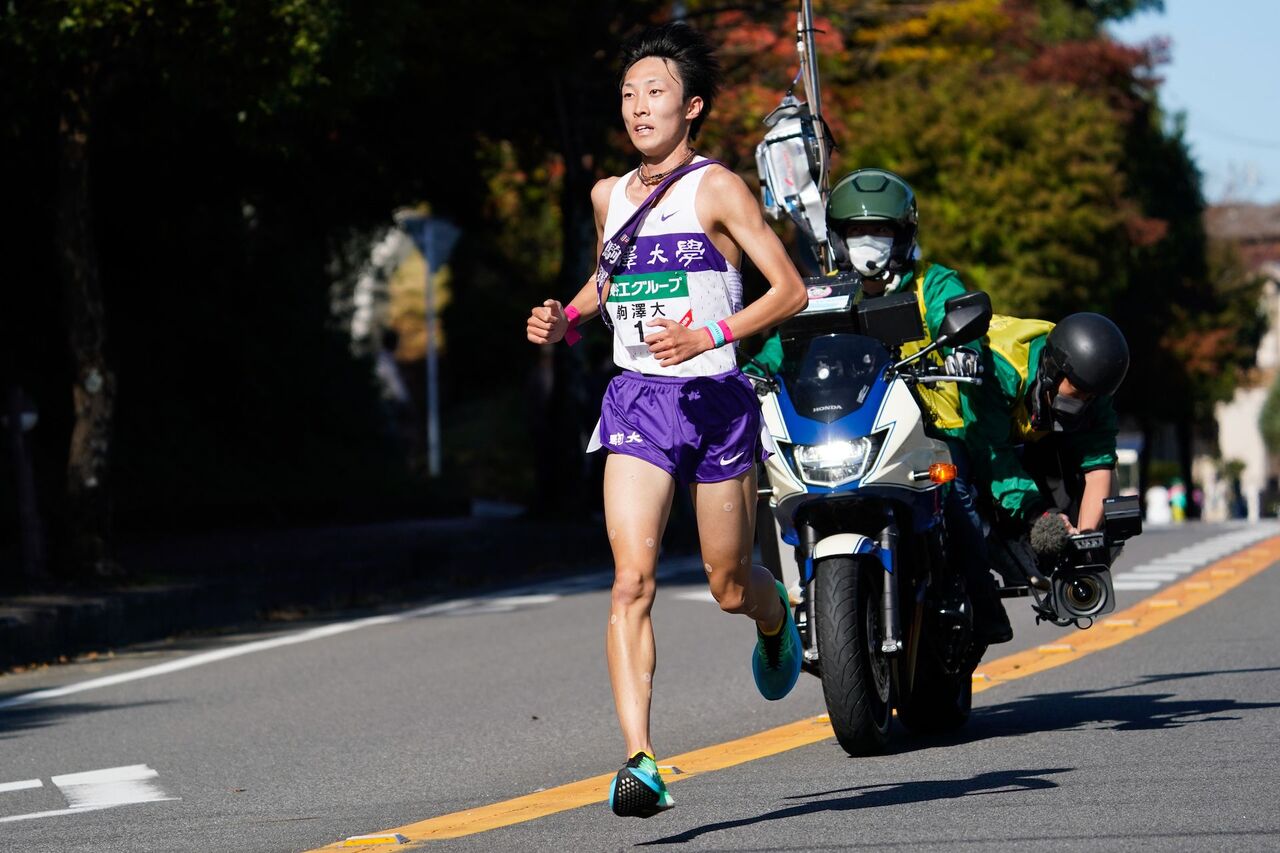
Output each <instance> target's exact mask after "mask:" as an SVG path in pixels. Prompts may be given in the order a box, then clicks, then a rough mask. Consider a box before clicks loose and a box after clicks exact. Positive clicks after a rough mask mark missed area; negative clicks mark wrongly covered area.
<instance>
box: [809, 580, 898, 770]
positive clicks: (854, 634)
mask: <svg viewBox="0 0 1280 853" xmlns="http://www.w3.org/2000/svg"><path fill="white" fill-rule="evenodd" d="M815 575H816V577H815V579H814V611H815V613H814V617H815V621H816V622H817V629H818V661H819V664H820V667H821V670H822V694H823V697H824V698H825V699H826V702H827V713H828V714H829V715H830V717H831V728H832V729H834V730H835V733H836V739H837V740H838V741H839V742H840V746H842V747H843V748H844V751H845V752H847V753H849V754H850V755H854V756H859V755H875V754H877V753H880V752H883V751H884V748H885V746H886V744H887V743H888V740H889V720H890V709H891V705H890V701H889V697H890V695H891V689H890V684H891V681H890V671H891V670H890V666H889V661H888V659H887V658H885V657H883V656H882V655H881V654H880V635H881V633H882V632H881V630H880V602H881V591H882V589H883V588H884V579H885V571H884V568H883V567H882V566H881V565H880V564H879V562H877V561H875V560H866V559H854V558H852V557H829V558H827V559H824V560H821V561H819V562H818V564H817V565H816V566H815Z"/></svg>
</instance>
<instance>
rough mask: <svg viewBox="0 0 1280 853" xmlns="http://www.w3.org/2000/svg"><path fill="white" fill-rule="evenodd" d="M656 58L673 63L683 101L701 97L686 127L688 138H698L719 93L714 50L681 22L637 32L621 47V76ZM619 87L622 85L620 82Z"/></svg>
mask: <svg viewBox="0 0 1280 853" xmlns="http://www.w3.org/2000/svg"><path fill="white" fill-rule="evenodd" d="M650 56H656V57H658V58H659V59H666V60H670V61H671V62H674V63H675V66H676V71H678V72H679V78H680V84H681V86H683V88H684V92H683V95H684V100H688V99H689V98H692V97H695V96H697V97H699V98H702V112H700V113H699V114H698V117H697V118H695V119H694V120H693V126H692V127H690V128H689V138H690V139H697V138H698V130H699V129H700V128H701V127H702V122H703V121H705V120H706V118H707V115H708V114H710V112H711V105H712V104H713V103H715V99H716V95H717V94H718V93H719V92H720V77H721V71H720V60H719V59H718V58H717V57H716V52H715V48H713V47H712V46H711V42H710V41H708V40H707V37H706V36H704V35H703V34H702V33H700V32H698V31H697V30H695V29H694V28H693V27H691V26H689V25H688V24H686V23H684V22H682V21H672V22H670V23H667V24H661V25H659V26H656V27H649V28H648V29H646V30H644V31H642V32H640V33H638V34H637V35H635V36H633V37H632V38H631V39H629V40H628V41H627V43H626V44H625V45H623V48H622V76H623V78H625V77H626V76H627V72H628V71H630V70H631V66H633V65H635V64H636V63H637V62H639V61H640V60H642V59H646V58H648V57H650ZM618 85H619V86H621V85H622V81H621V80H619V82H618Z"/></svg>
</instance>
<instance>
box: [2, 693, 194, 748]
mask: <svg viewBox="0 0 1280 853" xmlns="http://www.w3.org/2000/svg"><path fill="white" fill-rule="evenodd" d="M17 695H20V694H16V693H15V694H9V695H8V696H6V695H2V694H0V702H2V701H4V700H5V699H9V698H12V697H13V696H17ZM167 704H170V702H169V701H168V700H156V701H151V702H111V703H105V702H104V703H101V704H99V703H96V702H53V701H47V702H33V703H31V704H29V705H18V706H16V707H9V708H0V741H3V740H7V739H9V738H14V737H18V736H19V735H21V734H22V733H24V732H27V731H30V730H32V729H42V728H45V727H46V726H51V725H54V724H56V723H58V722H59V721H60V720H62V719H64V718H67V717H76V716H82V715H85V714H94V713H97V712H99V711H120V710H125V709H129V708H145V707H147V706H149V705H167Z"/></svg>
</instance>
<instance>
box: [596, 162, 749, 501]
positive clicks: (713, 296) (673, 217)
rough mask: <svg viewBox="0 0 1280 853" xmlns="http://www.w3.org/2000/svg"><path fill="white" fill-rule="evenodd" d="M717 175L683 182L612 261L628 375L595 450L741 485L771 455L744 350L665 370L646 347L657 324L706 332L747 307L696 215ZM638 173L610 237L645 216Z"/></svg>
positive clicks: (610, 399) (617, 388) (619, 348)
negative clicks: (637, 199)
mask: <svg viewBox="0 0 1280 853" xmlns="http://www.w3.org/2000/svg"><path fill="white" fill-rule="evenodd" d="M703 159H705V158H701V157H700V158H697V160H695V161H694V162H699V161H701V160H703ZM710 168H716V167H715V166H710V167H706V168H701V169H697V170H696V171H693V172H690V173H689V174H687V175H685V176H683V177H681V178H680V179H679V180H678V181H677V182H676V183H675V184H673V185H672V186H671V188H670V189H669V190H668V191H667V193H666V196H665V197H664V198H662V199H661V200H660V201H658V203H657V204H656V205H654V206H653V208H652V209H650V210H649V211H648V212H647V213H646V214H645V218H644V221H643V223H642V225H641V226H640V229H639V231H637V232H636V234H635V237H634V238H633V239H632V240H631V241H630V243H629V244H628V245H625V246H622V247H619V249H618V250H619V251H620V255H619V257H618V258H616V259H613V258H611V259H610V261H611V262H615V263H616V265H615V267H614V272H613V276H612V278H611V280H610V282H609V288H608V293H607V298H606V299H605V301H604V303H603V307H604V310H605V311H607V312H608V314H609V319H610V320H611V321H612V324H613V360H614V362H615V363H616V364H617V365H618V366H619V367H621V368H622V369H623V372H622V374H621V375H619V376H617V377H615V378H614V379H613V381H612V382H610V383H609V388H608V390H607V391H606V392H605V396H604V401H603V403H602V405H601V412H600V423H599V424H598V425H597V426H596V434H595V436H594V437H593V440H592V442H591V446H590V447H589V448H588V450H589V451H590V450H597V449H599V448H600V447H605V448H607V449H608V450H610V451H612V452H615V453H625V454H627V455H631V456H636V457H639V458H641V459H644V460H645V461H647V462H650V463H652V464H654V465H656V466H658V467H659V468H662V469H663V470H664V471H667V472H668V473H670V474H671V475H672V476H673V477H675V478H676V480H677V482H679V483H682V484H687V483H690V482H718V481H721V480H728V479H733V478H735V477H738V476H740V475H742V474H743V473H744V472H745V471H747V470H748V469H749V468H750V467H751V466H752V465H754V464H755V462H756V461H757V460H758V459H760V458H761V453H762V447H761V443H760V428H761V419H760V404H759V400H758V399H757V397H756V395H755V392H754V390H753V389H752V387H751V383H750V380H748V379H747V378H746V377H745V376H743V375H742V373H741V371H740V370H739V369H738V363H737V358H736V356H735V355H734V348H735V346H736V344H730V345H726V346H722V347H719V348H717V349H711V350H708V351H707V352H704V353H701V354H699V355H697V356H695V357H693V358H691V359H689V360H688V361H685V362H682V363H681V364H677V365H672V366H670V367H663V366H662V365H661V364H659V363H658V360H657V359H656V358H654V357H653V355H652V353H650V352H649V347H648V346H647V345H646V344H645V342H644V338H645V336H647V335H652V334H655V333H657V332H659V331H661V328H662V327H661V326H657V325H654V326H650V325H648V324H649V323H651V322H652V321H654V320H663V319H665V320H671V321H672V322H676V323H680V324H681V325H684V326H687V327H690V328H694V329H698V328H701V327H702V326H705V325H707V324H709V323H715V322H716V321H717V320H723V319H726V318H727V317H729V316H730V315H732V314H735V313H737V312H738V311H740V310H741V309H742V273H741V272H740V271H739V270H737V269H736V268H734V267H733V266H732V265H731V264H730V263H729V262H728V260H726V259H725V257H724V255H722V254H721V253H720V251H719V250H718V249H716V247H715V245H714V244H713V243H712V242H711V238H710V237H708V236H707V234H706V231H705V230H704V229H703V227H702V224H701V223H700V222H699V221H698V214H697V210H696V209H695V204H694V203H695V200H696V198H697V194H698V187H699V186H700V185H701V183H702V180H703V178H704V177H705V176H706V173H707V171H708V169H710ZM634 174H635V173H634V172H630V173H628V174H626V175H623V176H622V177H621V178H620V179H619V180H618V181H617V183H615V184H614V187H613V191H612V193H611V195H610V196H609V210H608V213H607V214H606V217H605V227H604V234H605V237H606V239H607V238H608V237H610V236H611V235H613V234H615V233H617V231H618V230H619V229H620V228H621V227H622V225H623V224H624V223H625V222H626V221H627V219H628V218H629V217H630V216H631V215H632V213H634V212H635V210H636V205H634V204H632V203H631V201H630V200H629V199H628V198H627V194H626V188H627V185H628V183H629V182H630V181H631V179H632V176H633V175H634ZM702 334H705V332H704V333H702Z"/></svg>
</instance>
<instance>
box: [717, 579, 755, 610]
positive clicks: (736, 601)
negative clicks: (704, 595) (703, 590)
mask: <svg viewBox="0 0 1280 853" xmlns="http://www.w3.org/2000/svg"><path fill="white" fill-rule="evenodd" d="M712 577H715V575H714V574H713V575H712ZM711 595H712V597H713V598H715V600H716V604H719V605H720V609H721V610H723V611H724V612H725V613H745V612H746V610H747V588H746V587H744V586H743V585H742V584H739V583H722V584H715V583H713V584H712V585H711Z"/></svg>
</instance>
